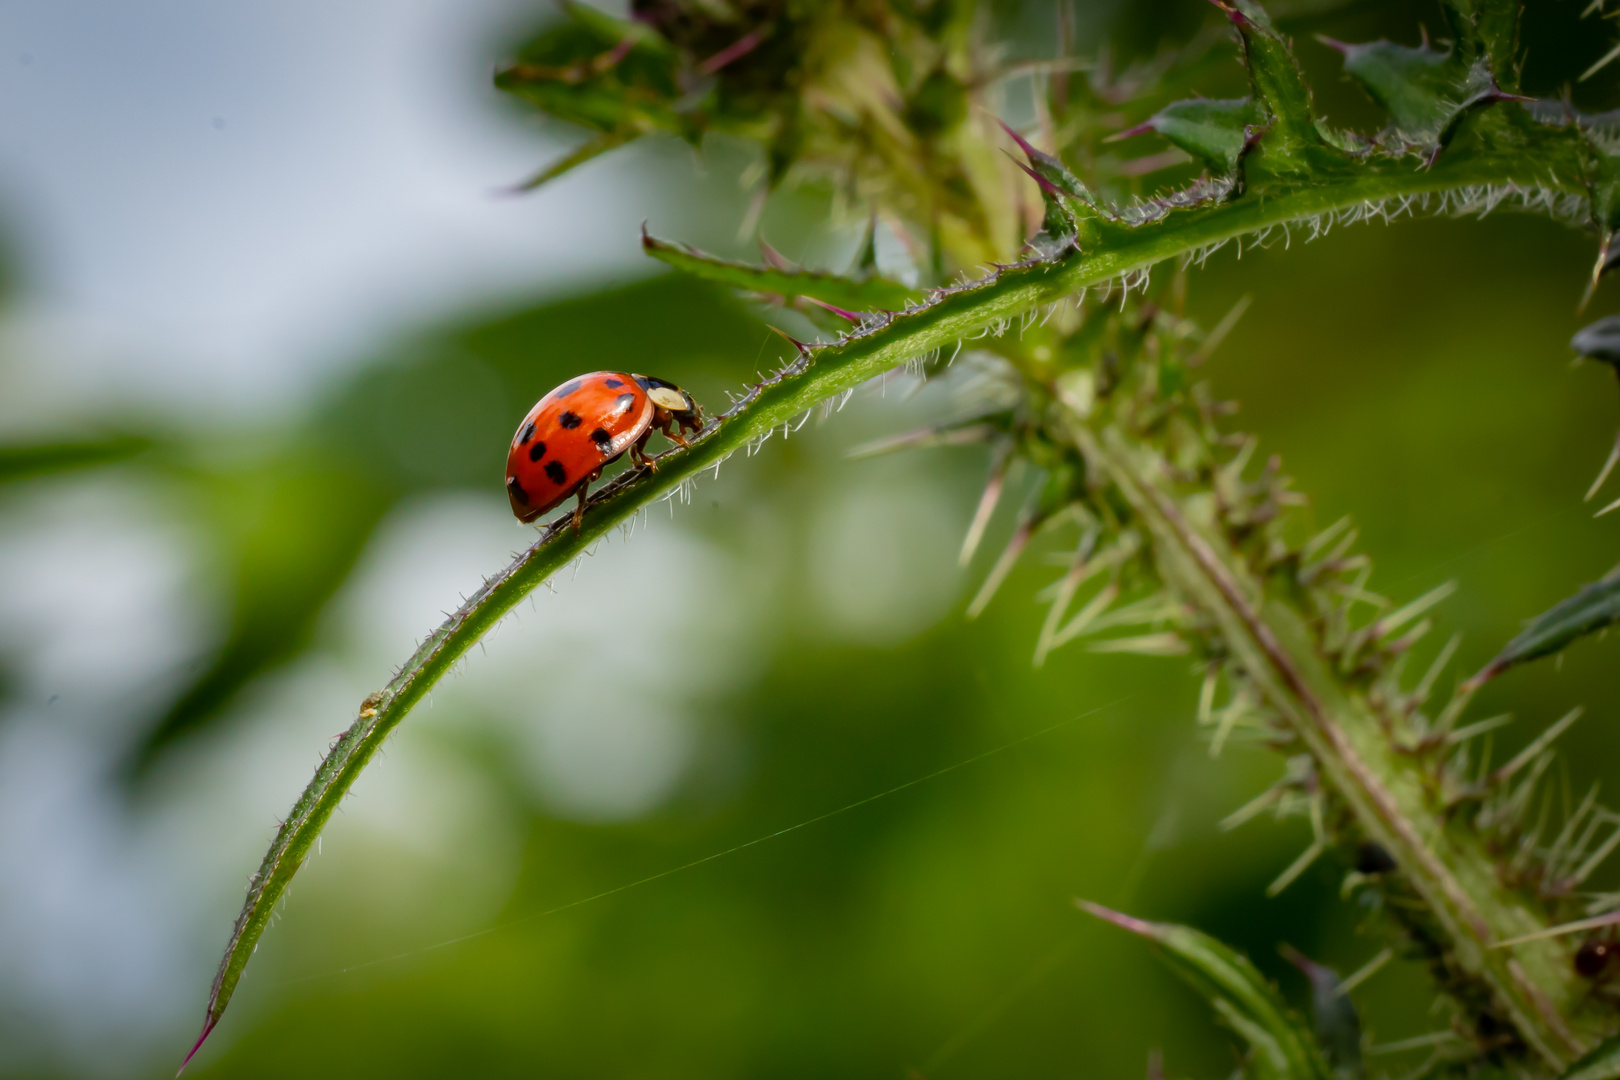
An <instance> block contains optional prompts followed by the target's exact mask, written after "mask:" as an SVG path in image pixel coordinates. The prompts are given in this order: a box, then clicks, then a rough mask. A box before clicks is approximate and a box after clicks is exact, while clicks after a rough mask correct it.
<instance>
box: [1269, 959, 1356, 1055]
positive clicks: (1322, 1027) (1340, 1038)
mask: <svg viewBox="0 0 1620 1080" xmlns="http://www.w3.org/2000/svg"><path fill="white" fill-rule="evenodd" d="M1283 956H1284V957H1286V958H1287V960H1288V962H1289V963H1291V964H1293V965H1294V966H1295V967H1297V968H1299V970H1300V971H1301V972H1302V973H1304V975H1305V978H1307V979H1308V980H1310V984H1311V1014H1312V1016H1313V1017H1314V1018H1315V1020H1316V1040H1317V1042H1318V1043H1319V1044H1320V1045H1321V1047H1322V1052H1323V1053H1324V1054H1325V1055H1327V1060H1328V1064H1329V1065H1330V1066H1331V1067H1332V1069H1333V1075H1334V1077H1335V1080H1354V1078H1356V1077H1360V1076H1364V1075H1365V1074H1366V1072H1365V1069H1364V1068H1363V1066H1362V1062H1361V1017H1360V1016H1359V1015H1358V1014H1357V1013H1356V1006H1355V1003H1354V1002H1352V1001H1351V1000H1350V995H1349V994H1347V993H1345V990H1344V980H1342V979H1340V978H1339V973H1338V972H1337V971H1334V970H1333V969H1332V968H1330V967H1328V966H1327V965H1326V964H1318V963H1317V962H1316V961H1314V960H1312V959H1311V958H1310V957H1308V956H1306V955H1305V954H1304V953H1302V952H1300V951H1299V950H1298V949H1294V948H1291V947H1289V946H1286V945H1285V946H1283Z"/></svg>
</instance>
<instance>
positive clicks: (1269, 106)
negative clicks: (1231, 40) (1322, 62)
mask: <svg viewBox="0 0 1620 1080" xmlns="http://www.w3.org/2000/svg"><path fill="white" fill-rule="evenodd" d="M1214 3H1215V4H1216V6H1218V7H1219V8H1220V9H1221V10H1222V11H1224V12H1226V17H1227V18H1228V19H1230V20H1231V21H1232V25H1233V26H1235V27H1237V31H1238V36H1239V37H1240V38H1241V39H1242V42H1243V58H1244V61H1245V63H1246V64H1247V65H1248V68H1249V83H1250V85H1251V86H1253V88H1254V96H1255V97H1256V98H1257V99H1258V100H1259V103H1260V104H1261V105H1263V106H1264V108H1265V110H1266V112H1267V113H1268V114H1269V115H1270V116H1271V120H1272V130H1273V131H1274V132H1275V133H1276V136H1277V137H1278V139H1280V140H1281V141H1282V142H1284V143H1319V142H1321V137H1320V135H1319V134H1318V132H1317V130H1316V117H1315V116H1314V115H1313V114H1312V111H1311V91H1310V88H1309V87H1308V86H1306V85H1305V76H1304V75H1303V74H1302V73H1301V72H1300V70H1299V64H1298V63H1297V62H1296V61H1295V60H1294V50H1293V48H1292V47H1291V46H1290V45H1289V44H1288V41H1287V40H1286V39H1285V38H1283V36H1282V35H1281V34H1279V33H1278V32H1277V29H1276V27H1274V26H1273V25H1272V24H1271V17H1270V16H1269V15H1267V14H1266V12H1265V9H1264V8H1262V7H1261V6H1260V5H1259V4H1258V3H1255V2H1254V0H1214Z"/></svg>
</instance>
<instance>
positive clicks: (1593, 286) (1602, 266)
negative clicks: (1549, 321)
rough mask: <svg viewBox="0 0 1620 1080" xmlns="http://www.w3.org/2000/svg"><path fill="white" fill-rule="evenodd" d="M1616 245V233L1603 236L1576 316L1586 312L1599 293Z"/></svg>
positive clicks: (1576, 310)
mask: <svg viewBox="0 0 1620 1080" xmlns="http://www.w3.org/2000/svg"><path fill="white" fill-rule="evenodd" d="M1613 244H1614V233H1612V232H1606V233H1604V234H1603V243H1602V244H1600V245H1599V246H1598V257H1597V261H1596V262H1594V263H1593V264H1592V276H1591V278H1590V279H1589V280H1588V281H1587V283H1586V291H1585V292H1583V293H1581V302H1580V303H1579V304H1576V305H1575V314H1577V315H1579V314H1581V313H1582V312H1584V311H1585V310H1586V305H1587V304H1590V303H1591V302H1592V297H1593V296H1594V295H1595V294H1596V293H1597V287H1598V282H1600V281H1602V280H1603V275H1604V274H1606V273H1608V271H1609V266H1610V248H1611V247H1612V246H1613Z"/></svg>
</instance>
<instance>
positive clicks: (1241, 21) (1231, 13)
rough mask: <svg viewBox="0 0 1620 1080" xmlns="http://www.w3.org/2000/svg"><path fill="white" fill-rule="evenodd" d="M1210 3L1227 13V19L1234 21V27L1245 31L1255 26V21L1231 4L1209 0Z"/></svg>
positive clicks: (1222, 0)
mask: <svg viewBox="0 0 1620 1080" xmlns="http://www.w3.org/2000/svg"><path fill="white" fill-rule="evenodd" d="M1209 2H1210V3H1212V4H1214V5H1215V6H1216V7H1218V8H1220V9H1221V10H1222V11H1224V12H1225V13H1226V17H1227V18H1228V19H1230V20H1231V21H1232V25H1233V26H1236V27H1238V28H1239V29H1243V28H1246V27H1251V26H1253V25H1254V21H1253V20H1252V19H1250V18H1249V17H1248V16H1247V15H1245V14H1243V12H1241V11H1239V10H1238V9H1237V8H1235V7H1233V6H1232V5H1231V4H1229V3H1227V2H1226V0H1209Z"/></svg>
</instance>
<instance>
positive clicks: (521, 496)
mask: <svg viewBox="0 0 1620 1080" xmlns="http://www.w3.org/2000/svg"><path fill="white" fill-rule="evenodd" d="M506 490H507V491H510V492H511V493H512V498H514V499H516V500H517V501H518V502H520V503H522V504H523V505H524V506H528V505H529V493H528V492H527V491H524V490H523V485H522V484H520V483H518V478H517V477H515V476H508V477H507V478H506Z"/></svg>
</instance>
